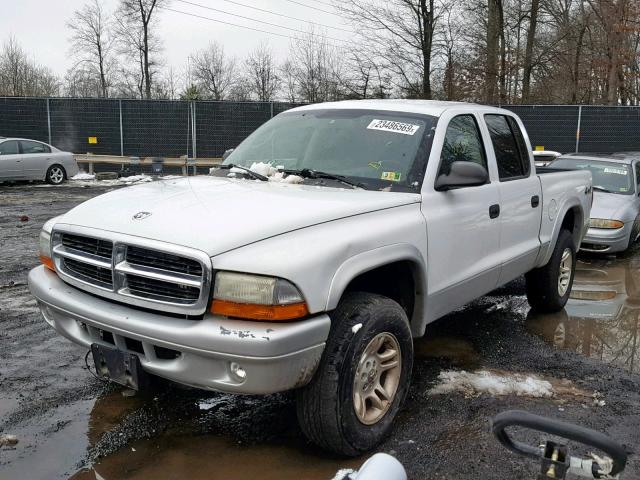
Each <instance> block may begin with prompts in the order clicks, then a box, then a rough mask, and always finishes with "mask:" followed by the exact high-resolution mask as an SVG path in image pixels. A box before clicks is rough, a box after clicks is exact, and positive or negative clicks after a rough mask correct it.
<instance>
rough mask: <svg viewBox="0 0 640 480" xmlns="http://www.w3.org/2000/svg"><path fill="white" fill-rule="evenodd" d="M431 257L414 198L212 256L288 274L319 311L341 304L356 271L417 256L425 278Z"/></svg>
mask: <svg viewBox="0 0 640 480" xmlns="http://www.w3.org/2000/svg"><path fill="white" fill-rule="evenodd" d="M425 258H426V226H425V223H424V217H423V216H422V215H421V213H420V207H419V204H411V205H405V206H400V207H394V208H389V209H385V210H380V211H376V212H371V213H367V214H362V215H354V216H352V217H348V218H343V219H339V220H334V221H331V222H327V223H323V224H320V225H315V226H312V227H307V228H303V229H300V230H296V231H293V232H288V233H285V234H282V235H278V236H275V237H271V238H268V239H265V240H262V241H259V242H256V243H253V244H250V245H246V246H244V247H241V248H238V249H235V250H232V251H229V252H226V253H222V254H220V255H216V256H213V257H212V258H211V261H212V264H213V268H214V270H232V271H236V272H246V273H255V274H259V275H270V276H276V277H281V278H285V279H287V280H289V281H290V282H292V283H294V284H295V285H296V286H297V287H298V288H299V289H300V291H301V292H302V294H303V296H304V298H305V300H306V302H307V305H308V307H309V311H310V312H311V313H318V312H323V311H327V310H331V309H332V308H335V306H336V305H337V303H338V301H339V298H340V295H341V294H342V292H344V288H345V287H346V286H347V285H348V283H349V281H351V279H353V277H354V276H357V275H358V274H359V273H362V272H364V271H367V270H371V269H373V268H376V267H378V266H381V265H384V264H386V263H392V262H394V261H398V260H408V261H412V262H414V264H415V265H416V269H417V270H418V271H419V272H420V273H419V275H420V277H419V278H424V274H425V270H424V263H425V261H424V259H425ZM416 280H418V278H416ZM423 288H425V287H424V284H423ZM422 291H425V290H424V289H423V290H422Z"/></svg>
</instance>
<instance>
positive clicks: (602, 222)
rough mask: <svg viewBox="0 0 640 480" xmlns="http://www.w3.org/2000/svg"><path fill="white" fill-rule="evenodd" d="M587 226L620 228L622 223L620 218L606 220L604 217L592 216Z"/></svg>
mask: <svg viewBox="0 0 640 480" xmlns="http://www.w3.org/2000/svg"><path fill="white" fill-rule="evenodd" d="M589 226H590V227H592V228H609V229H612V228H622V227H624V223H623V222H621V221H620V220H607V219H604V218H592V219H590V220H589Z"/></svg>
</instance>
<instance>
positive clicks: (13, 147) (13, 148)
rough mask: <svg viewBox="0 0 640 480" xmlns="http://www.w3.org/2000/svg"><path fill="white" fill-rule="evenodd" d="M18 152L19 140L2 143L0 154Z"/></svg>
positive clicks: (0, 144)
mask: <svg viewBox="0 0 640 480" xmlns="http://www.w3.org/2000/svg"><path fill="white" fill-rule="evenodd" d="M17 153H18V142H16V141H15V140H8V141H6V142H2V143H0V155H15V154H17Z"/></svg>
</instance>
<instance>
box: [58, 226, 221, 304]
mask: <svg viewBox="0 0 640 480" xmlns="http://www.w3.org/2000/svg"><path fill="white" fill-rule="evenodd" d="M67 230H69V231H67ZM85 231H88V232H87V233H85ZM103 237H107V238H103ZM147 243H148V244H149V246H147V245H146V244H147ZM52 252H53V261H54V264H55V267H56V270H58V273H59V274H60V277H61V278H62V279H63V280H65V281H67V282H68V283H70V284H72V285H74V286H76V287H78V288H81V289H84V290H87V291H90V292H91V293H94V294H97V295H100V296H103V297H107V298H109V299H112V300H116V301H121V302H124V303H131V304H134V305H136V306H141V307H145V308H151V309H160V310H163V311H167V312H171V313H184V314H189V315H191V314H194V315H196V314H202V313H204V311H205V309H206V307H207V305H208V301H209V293H210V287H211V277H212V272H211V263H210V260H209V258H208V256H207V255H206V254H204V253H203V252H199V251H197V250H191V249H188V248H186V247H180V246H175V245H171V244H168V245H165V244H162V243H161V242H157V241H154V240H148V241H145V240H141V239H140V238H138V237H129V236H128V235H123V234H117V233H111V232H103V231H95V233H94V231H93V229H87V228H85V227H75V226H64V228H60V231H59V230H58V229H54V232H53V233H52Z"/></svg>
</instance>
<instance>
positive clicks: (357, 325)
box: [351, 323, 362, 333]
mask: <svg viewBox="0 0 640 480" xmlns="http://www.w3.org/2000/svg"><path fill="white" fill-rule="evenodd" d="M361 328H362V324H361V323H358V324H356V325H354V326H353V327H351V331H352V332H353V333H358V330H360V329H361Z"/></svg>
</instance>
